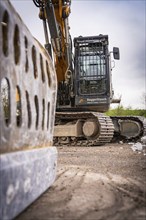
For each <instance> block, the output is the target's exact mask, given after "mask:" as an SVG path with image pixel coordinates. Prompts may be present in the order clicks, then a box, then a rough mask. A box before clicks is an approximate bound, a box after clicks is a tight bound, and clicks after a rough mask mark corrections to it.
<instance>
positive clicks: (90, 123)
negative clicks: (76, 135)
mask: <svg viewBox="0 0 146 220" xmlns="http://www.w3.org/2000/svg"><path fill="white" fill-rule="evenodd" d="M98 133H99V123H98V121H97V120H94V119H88V120H86V121H85V122H84V124H83V134H84V135H85V136H86V137H87V138H90V137H92V138H93V137H94V136H97V135H98Z"/></svg>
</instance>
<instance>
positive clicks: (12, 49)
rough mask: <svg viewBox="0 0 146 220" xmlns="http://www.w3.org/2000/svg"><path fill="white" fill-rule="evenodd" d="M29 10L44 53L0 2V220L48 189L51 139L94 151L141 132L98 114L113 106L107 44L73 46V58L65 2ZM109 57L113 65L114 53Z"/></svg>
mask: <svg viewBox="0 0 146 220" xmlns="http://www.w3.org/2000/svg"><path fill="white" fill-rule="evenodd" d="M33 2H34V4H35V5H36V6H37V7H38V8H39V11H40V13H39V17H40V18H41V19H42V21H43V26H44V34H45V39H46V44H45V48H44V47H43V46H42V45H41V44H40V43H39V42H38V41H37V40H36V39H34V37H33V36H32V35H31V33H30V31H29V30H28V29H27V27H26V26H25V24H24V23H23V21H22V19H21V18H20V16H19V15H18V14H17V12H16V11H15V9H14V7H13V6H12V5H11V3H10V2H9V1H6V0H3V1H0V25H1V28H0V90H1V97H0V126H1V129H0V219H13V218H14V217H15V216H17V215H18V214H19V213H20V212H22V211H23V210H24V209H25V208H26V207H27V206H28V205H30V204H31V203H32V202H33V201H34V200H36V199H37V198H38V197H39V196H40V195H41V194H42V193H43V192H44V191H45V190H46V189H47V188H48V187H49V186H50V185H51V184H52V183H53V182H54V180H55V176H56V164H57V149H56V148H55V147H53V136H54V144H55V145H62V144H67V145H85V146H88V145H90V146H93V145H101V144H105V143H108V142H110V141H111V140H112V138H113V136H114V133H116V134H118V135H119V134H120V135H121V136H123V137H126V138H133V137H134V138H137V137H140V135H141V134H142V133H143V131H144V126H143V121H142V119H141V118H138V117H135V118H132V117H128V118H127V117H124V118H118V117H113V118H112V117H108V116H106V115H104V114H103V113H104V112H106V111H107V110H108V109H109V106H110V104H111V103H112V102H115V100H114V99H113V90H112V84H111V66H110V63H111V58H110V55H111V53H110V52H109V50H108V44H109V43H108V36H107V35H97V36H89V37H82V36H80V37H77V38H75V39H74V50H75V52H74V58H73V57H72V52H73V47H72V39H71V36H70V33H69V23H68V17H69V15H70V6H71V1H70V0H33ZM26 4H27V3H26ZM112 53H113V55H114V58H115V59H119V49H118V48H116V47H115V48H113V52H112ZM54 67H55V68H54ZM56 76H57V77H56ZM56 97H57V101H56ZM56 103H57V104H56ZM54 121H55V129H54ZM42 180H43V182H42Z"/></svg>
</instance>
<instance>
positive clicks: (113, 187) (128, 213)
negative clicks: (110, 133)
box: [17, 144, 146, 220]
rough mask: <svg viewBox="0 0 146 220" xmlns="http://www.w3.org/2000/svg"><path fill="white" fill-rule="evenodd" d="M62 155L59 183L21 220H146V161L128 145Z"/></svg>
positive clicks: (64, 149) (64, 151) (70, 149)
mask: <svg viewBox="0 0 146 220" xmlns="http://www.w3.org/2000/svg"><path fill="white" fill-rule="evenodd" d="M58 152H59V158H58V172H57V178H56V181H55V183H54V184H53V186H52V187H51V188H50V189H49V190H47V191H46V192H45V193H44V194H43V195H42V196H41V197H40V198H39V199H38V200H37V201H35V202H34V203H33V204H32V205H31V206H30V207H29V208H27V209H26V210H25V211H24V212H23V213H22V214H21V215H20V216H19V217H17V220H20V219H21V220H24V219H25V220H31V219H35V220H37V219H38V220H48V219H51V220H59V219H61V220H64V219H67V220H68V219H69V220H73V219H75V220H76V219H79V220H88V219H90V220H92V219H95V220H98V219H100V220H145V219H146V208H145V207H146V206H145V204H146V188H145V186H146V172H145V171H146V160H145V159H146V156H144V155H143V154H142V153H138V152H133V151H132V149H131V148H130V146H129V145H127V144H123V145H120V144H114V145H112V144H109V145H105V146H102V147H58ZM42 181H43V180H42Z"/></svg>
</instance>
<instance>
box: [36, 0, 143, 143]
mask: <svg viewBox="0 0 146 220" xmlns="http://www.w3.org/2000/svg"><path fill="white" fill-rule="evenodd" d="M33 2H34V3H35V5H36V6H37V7H39V10H40V13H39V17H40V18H41V19H42V21H43V26H44V33H45V39H46V45H45V47H46V49H47V50H48V53H49V54H50V56H52V59H53V60H54V65H55V69H56V74H57V82H58V92H57V107H56V115H55V131H54V144H55V145H69V146H70V145H85V146H88V145H89V146H93V145H102V144H105V143H108V142H111V141H112V140H117V139H118V140H126V139H128V140H129V139H137V138H139V137H141V135H142V134H143V131H144V127H143V118H140V117H108V116H106V115H105V114H103V113H105V112H106V111H107V110H108V109H109V107H110V104H111V103H115V101H117V102H120V100H115V99H114V98H113V94H114V93H113V88H112V78H111V69H112V67H111V54H113V57H114V59H116V60H119V58H120V54H119V48H117V47H114V48H113V51H112V52H110V51H109V49H108V46H109V39H108V35H102V34H100V35H97V36H86V37H83V36H79V37H76V38H74V40H73V44H74V55H73V46H72V39H71V36H70V32H69V29H70V28H69V21H68V17H69V15H70V11H71V10H70V7H71V0H52V1H47V0H33ZM48 33H49V34H48ZM48 36H50V42H49V37H48Z"/></svg>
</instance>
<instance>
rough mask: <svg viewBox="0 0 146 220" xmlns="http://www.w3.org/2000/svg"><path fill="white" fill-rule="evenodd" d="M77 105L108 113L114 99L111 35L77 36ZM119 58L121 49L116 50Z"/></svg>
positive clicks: (75, 43)
mask: <svg viewBox="0 0 146 220" xmlns="http://www.w3.org/2000/svg"><path fill="white" fill-rule="evenodd" d="M74 47H75V61H74V62H75V65H74V66H75V106H76V107H78V108H81V109H87V110H91V111H92V110H95V111H99V112H105V111H107V110H108V109H109V105H110V103H111V98H112V88H111V68H110V54H109V51H108V36H107V35H99V36H92V37H78V38H74ZM114 53H115V56H116V55H117V58H118V55H119V54H118V53H119V52H118V48H116V49H115V52H114Z"/></svg>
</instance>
